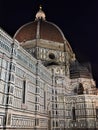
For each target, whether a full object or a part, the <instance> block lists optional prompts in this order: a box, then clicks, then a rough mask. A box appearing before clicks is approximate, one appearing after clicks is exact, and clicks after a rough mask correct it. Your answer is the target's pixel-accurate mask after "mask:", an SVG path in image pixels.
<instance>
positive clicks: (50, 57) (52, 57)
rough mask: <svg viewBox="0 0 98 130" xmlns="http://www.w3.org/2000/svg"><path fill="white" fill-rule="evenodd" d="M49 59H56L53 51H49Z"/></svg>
mask: <svg viewBox="0 0 98 130" xmlns="http://www.w3.org/2000/svg"><path fill="white" fill-rule="evenodd" d="M48 56H49V59H51V60H55V59H56V56H55V54H54V53H49V55H48Z"/></svg>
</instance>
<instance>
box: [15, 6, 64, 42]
mask: <svg viewBox="0 0 98 130" xmlns="http://www.w3.org/2000/svg"><path fill="white" fill-rule="evenodd" d="M45 17H46V16H45V13H44V12H43V11H42V7H40V9H39V11H38V12H37V13H36V19H35V21H34V22H30V23H27V24H25V25H23V26H22V27H20V28H19V29H18V30H17V32H16V34H15V35H14V38H15V39H16V40H18V41H19V42H21V43H22V42H24V41H30V40H34V39H44V40H49V41H53V42H60V43H64V41H65V37H64V35H63V33H62V31H61V30H60V28H59V27H58V26H57V25H55V24H53V23H51V22H48V21H46V20H45Z"/></svg>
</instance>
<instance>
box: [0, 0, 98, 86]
mask: <svg viewBox="0 0 98 130" xmlns="http://www.w3.org/2000/svg"><path fill="white" fill-rule="evenodd" d="M40 4H41V5H42V6H43V11H44V12H45V14H46V20H47V21H51V22H53V23H55V24H56V25H58V26H59V27H60V28H61V30H62V31H63V33H64V35H65V37H66V39H67V40H68V41H69V43H70V45H71V47H72V49H73V51H74V52H75V54H76V57H77V59H78V60H79V61H80V62H90V63H91V66H92V71H93V77H94V79H95V81H96V83H97V87H98V58H97V57H98V0H0V26H1V27H2V28H3V29H4V30H5V31H6V32H7V33H8V34H9V35H10V36H13V35H14V34H15V32H16V31H17V29H18V28H19V27H20V26H22V25H23V24H25V23H27V22H30V21H33V20H34V19H35V14H36V12H37V11H38V10H39V5H40Z"/></svg>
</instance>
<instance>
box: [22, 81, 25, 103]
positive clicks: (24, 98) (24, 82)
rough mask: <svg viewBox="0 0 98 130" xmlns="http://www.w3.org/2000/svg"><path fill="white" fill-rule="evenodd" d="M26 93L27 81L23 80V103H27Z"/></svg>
mask: <svg viewBox="0 0 98 130" xmlns="http://www.w3.org/2000/svg"><path fill="white" fill-rule="evenodd" d="M25 93H26V81H25V80H24V81H23V94H22V103H25Z"/></svg>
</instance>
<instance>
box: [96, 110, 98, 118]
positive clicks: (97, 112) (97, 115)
mask: <svg viewBox="0 0 98 130" xmlns="http://www.w3.org/2000/svg"><path fill="white" fill-rule="evenodd" d="M96 119H98V108H96Z"/></svg>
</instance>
